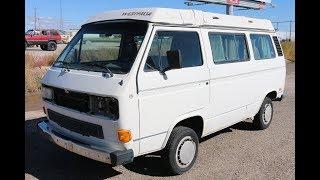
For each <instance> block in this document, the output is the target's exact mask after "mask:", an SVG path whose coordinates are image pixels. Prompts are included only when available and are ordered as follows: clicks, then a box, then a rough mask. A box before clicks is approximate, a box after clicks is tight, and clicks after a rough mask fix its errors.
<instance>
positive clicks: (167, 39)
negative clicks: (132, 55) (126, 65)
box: [144, 31, 203, 71]
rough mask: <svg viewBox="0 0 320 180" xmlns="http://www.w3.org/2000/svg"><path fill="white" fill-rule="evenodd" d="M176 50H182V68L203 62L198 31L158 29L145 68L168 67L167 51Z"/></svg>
mask: <svg viewBox="0 0 320 180" xmlns="http://www.w3.org/2000/svg"><path fill="white" fill-rule="evenodd" d="M175 50H179V51H180V55H181V67H182V68H186V67H194V66H201V65H202V64H203V62H202V55H201V49H200V41H199V36H198V33H197V32H182V31H158V32H157V33H156V35H155V36H154V39H153V41H152V44H151V48H150V51H149V54H148V57H147V62H146V64H145V67H144V70H145V71H153V70H162V69H164V68H166V67H168V66H169V64H170V62H169V59H168V58H167V52H168V51H175Z"/></svg>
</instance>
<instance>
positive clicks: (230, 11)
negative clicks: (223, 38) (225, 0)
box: [226, 4, 233, 15]
mask: <svg viewBox="0 0 320 180" xmlns="http://www.w3.org/2000/svg"><path fill="white" fill-rule="evenodd" d="M226 14H227V15H233V5H232V4H228V5H227V6H226Z"/></svg>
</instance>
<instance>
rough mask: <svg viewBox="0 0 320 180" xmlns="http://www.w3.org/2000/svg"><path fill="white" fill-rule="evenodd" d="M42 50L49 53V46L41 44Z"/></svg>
mask: <svg viewBox="0 0 320 180" xmlns="http://www.w3.org/2000/svg"><path fill="white" fill-rule="evenodd" d="M40 48H41V49H42V50H44V51H47V49H48V46H47V45H46V44H41V45H40Z"/></svg>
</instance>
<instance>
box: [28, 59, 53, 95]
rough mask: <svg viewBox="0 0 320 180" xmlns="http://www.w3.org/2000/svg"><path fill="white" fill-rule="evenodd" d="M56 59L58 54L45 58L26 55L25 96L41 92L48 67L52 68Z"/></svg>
mask: <svg viewBox="0 0 320 180" xmlns="http://www.w3.org/2000/svg"><path fill="white" fill-rule="evenodd" d="M56 58H57V54H56V53H52V54H50V55H45V56H35V55H32V54H31V53H26V54H25V94H29V93H34V92H37V91H39V90H40V87H41V79H42V77H43V75H44V74H45V72H46V67H48V66H50V65H51V64H52V63H53V62H54V60H55V59H56Z"/></svg>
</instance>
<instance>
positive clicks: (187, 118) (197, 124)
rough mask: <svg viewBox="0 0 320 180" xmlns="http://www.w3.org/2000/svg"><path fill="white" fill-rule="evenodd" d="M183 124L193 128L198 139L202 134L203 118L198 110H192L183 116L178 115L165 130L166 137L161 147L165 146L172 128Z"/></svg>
mask: <svg viewBox="0 0 320 180" xmlns="http://www.w3.org/2000/svg"><path fill="white" fill-rule="evenodd" d="M180 125H181V126H185V127H189V128H191V129H193V130H194V131H195V132H196V134H197V135H198V138H199V139H200V138H201V137H202V135H203V130H204V126H205V124H204V120H203V116H202V114H201V113H199V112H193V113H190V114H189V113H188V114H187V115H184V116H180V117H178V118H177V119H176V120H175V121H174V122H173V123H172V124H171V126H170V127H169V129H168V131H167V135H166V138H165V140H164V142H163V144H162V147H161V149H163V148H165V146H166V145H167V142H168V140H169V137H170V135H171V132H172V130H173V128H175V127H177V126H180Z"/></svg>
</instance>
